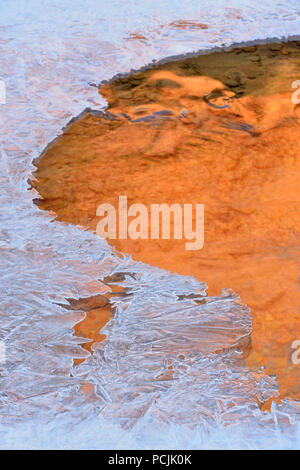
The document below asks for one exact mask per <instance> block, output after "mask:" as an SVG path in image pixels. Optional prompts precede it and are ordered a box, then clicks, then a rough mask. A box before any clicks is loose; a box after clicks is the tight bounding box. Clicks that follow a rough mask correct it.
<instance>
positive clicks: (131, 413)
mask: <svg viewBox="0 0 300 470" xmlns="http://www.w3.org/2000/svg"><path fill="white" fill-rule="evenodd" d="M1 4H2V16H1V19H0V30H1V36H0V38H1V39H0V60H1V62H0V63H1V76H0V78H1V79H2V80H4V81H5V84H6V89H7V102H6V104H2V105H0V119H1V160H0V180H1V185H0V200H1V213H0V224H1V225H0V259H1V263H0V275H1V286H0V289H1V317H2V321H1V328H0V340H1V341H4V342H5V344H6V352H7V360H6V363H5V364H1V369H0V373H1V392H0V406H1V413H0V416H1V423H2V424H1V430H0V432H1V447H10V448H13V447H22V446H23V447H32V446H36V447H53V446H55V447H63V446H68V447H85V448H86V447H91V448H94V447H96V448H97V447H98V448H101V447H104V448H113V447H151V446H155V447H162V448H166V447H167V448H176V447H177V448H179V447H188V448H199V447H277V448H278V447H285V448H286V447H299V442H300V441H299V437H297V427H296V424H297V418H298V419H299V415H300V404H299V402H296V401H289V400H285V402H284V403H282V404H281V405H277V406H276V405H273V408H272V411H271V413H263V412H262V411H261V410H260V409H259V408H258V406H257V399H259V401H265V400H267V399H268V398H269V397H272V396H276V393H277V391H276V390H277V385H276V380H275V379H274V378H270V377H267V376H265V375H264V373H263V371H249V370H248V369H247V367H246V364H245V363H244V361H243V359H242V358H241V352H240V350H239V348H238V346H239V345H240V343H241V342H243V339H244V338H245V337H247V336H248V335H249V334H250V331H251V314H250V312H249V310H248V309H247V308H246V307H245V306H243V304H242V302H240V301H238V300H237V299H236V296H235V295H234V294H233V293H232V292H224V293H223V295H222V296H219V297H216V298H208V299H207V302H206V303H205V304H204V303H201V301H200V303H195V301H193V300H192V299H191V298H188V296H189V294H194V295H196V296H197V298H198V299H200V300H201V299H202V298H203V296H204V295H205V285H204V284H201V283H198V282H197V281H196V280H195V279H193V278H187V277H182V276H179V275H171V274H169V273H168V272H166V271H162V270H158V269H155V268H151V267H148V266H145V265H143V264H141V263H136V262H133V261H132V260H131V259H130V257H128V256H124V257H120V256H118V255H117V254H116V253H114V252H113V251H112V249H111V248H110V247H109V246H108V244H107V243H106V242H104V241H101V240H100V239H98V238H97V237H96V236H94V235H93V234H91V233H89V232H86V231H83V230H80V229H79V228H76V227H73V226H71V225H67V224H63V223H59V222H54V223H52V222H51V220H52V218H53V217H52V216H51V214H47V213H45V212H41V211H39V210H38V209H37V207H36V206H35V205H34V204H33V202H32V200H33V199H34V198H35V197H36V194H35V193H34V191H28V178H29V177H30V175H31V172H32V171H33V166H32V161H33V159H34V158H36V157H38V156H39V154H40V153H41V151H42V150H43V148H44V147H45V146H46V145H47V143H48V142H49V141H50V140H51V139H53V138H54V137H55V136H56V135H57V134H58V133H60V132H61V129H62V127H63V126H64V125H65V124H66V123H67V122H68V121H69V119H70V118H71V117H73V116H74V115H76V114H78V113H80V112H81V111H82V110H83V109H84V108H85V107H87V106H89V107H93V108H98V109H99V108H101V107H103V106H104V105H105V103H104V102H103V101H102V100H101V98H100V97H99V96H98V95H97V93H96V92H97V90H96V88H94V87H92V86H90V85H89V83H98V82H99V81H101V80H103V79H109V78H110V77H112V76H113V75H115V74H116V73H118V72H126V71H128V70H130V69H131V68H139V67H141V66H143V65H145V64H147V63H150V62H151V61H152V60H157V59H162V58H164V57H168V56H174V55H178V54H183V53H186V52H193V51H197V50H206V49H210V48H212V47H215V46H224V45H225V46H226V45H230V44H232V43H234V42H241V41H251V40H255V39H267V38H274V37H277V38H278V37H279V38H285V37H287V36H292V35H297V33H298V31H299V26H300V7H299V4H298V1H293V0H290V1H288V2H284V3H283V2H278V1H265V2H257V1H253V0H252V1H205V2H201V4H200V3H199V1H196V0H195V1H186V2H179V1H175V2H172V3H171V2H169V1H162V0H160V1H156V0H151V1H144V2H138V1H128V2H121V1H120V0H118V1H114V2H111V3H110V4H109V6H108V3H107V2H104V1H100V2H96V1H95V0H94V1H91V0H90V1H86V2H79V1H74V0H73V1H72V2H71V1H69V0H64V1H63V2H53V1H51V2H50V1H49V0H47V1H34V0H30V1H26V2H25V1H18V2H10V4H9V5H7V4H6V3H5V2H4V1H2V2H1ZM179 20H189V21H195V22H196V23H201V24H202V25H206V26H207V27H205V28H204V27H203V28H202V27H195V26H193V25H192V24H191V23H188V22H186V23H182V22H181V23H178V21H179ZM178 24H179V25H180V27H178ZM115 272H122V273H127V275H123V276H122V279H123V280H122V281H120V282H119V284H122V285H123V286H124V288H125V293H124V294H123V295H121V294H120V295H119V296H116V297H115V299H114V304H115V314H114V317H113V318H112V320H111V321H110V322H109V324H108V325H107V326H106V328H105V333H106V335H107V338H106V340H105V341H104V342H102V343H99V344H97V345H95V346H94V354H93V355H89V354H88V353H87V352H86V351H84V350H83V349H82V348H81V347H80V344H81V343H83V342H84V339H80V338H78V337H76V336H74V335H73V331H72V327H73V326H74V324H75V323H76V322H78V321H79V319H80V318H82V317H83V316H84V313H83V312H74V311H71V312H70V311H66V310H65V309H64V308H63V307H62V306H61V305H58V304H67V301H66V298H80V297H87V296H90V295H95V294H97V293H103V292H105V291H106V290H108V289H109V287H108V286H107V285H105V283H104V282H101V281H99V279H100V280H102V281H103V279H104V278H105V277H106V276H111V275H112V274H113V273H115ZM203 281H205V279H204V280H203ZM221 287H222V286H220V288H221ZM224 332H226V335H225V334H224ZM219 348H221V349H223V352H222V354H219V355H215V354H214V351H215V350H216V349H219ZM183 355H184V360H183V359H182V358H181V356H183ZM74 358H86V360H85V361H84V362H83V363H81V364H80V365H79V366H78V367H76V368H74V367H73V359H74ZM170 366H172V370H173V372H172V374H170V372H168V371H169V370H171V369H169V367H170ZM159 378H164V379H165V380H159ZM167 379H169V380H167ZM224 426H230V432H229V431H228V428H227V430H226V431H225V430H224ZM298 436H299V435H298Z"/></svg>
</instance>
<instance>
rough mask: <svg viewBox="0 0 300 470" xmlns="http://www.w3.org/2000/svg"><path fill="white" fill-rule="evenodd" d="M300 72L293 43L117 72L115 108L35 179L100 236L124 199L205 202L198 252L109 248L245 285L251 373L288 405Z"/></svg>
mask: <svg viewBox="0 0 300 470" xmlns="http://www.w3.org/2000/svg"><path fill="white" fill-rule="evenodd" d="M299 65H300V47H299V43H297V42H291V43H288V44H286V45H278V44H277V45H270V44H269V45H260V46H251V47H247V48H244V49H234V50H232V51H228V52H222V53H212V54H209V55H202V56H199V57H194V58H190V59H185V60H178V61H174V62H170V63H166V64H163V65H157V66H154V67H153V68H151V69H149V70H146V71H145V72H139V73H136V74H134V75H131V76H123V77H118V78H116V79H115V80H114V81H113V82H112V83H110V84H105V85H103V86H102V87H101V88H100V92H101V93H102V95H103V96H104V97H105V98H106V99H107V101H108V109H107V111H106V112H95V111H91V110H90V111H86V112H85V113H83V114H82V116H80V117H79V119H76V120H74V121H73V122H71V123H70V125H69V126H68V127H67V128H66V129H65V131H64V134H63V136H62V137H61V138H59V139H57V140H56V141H55V142H54V143H53V145H51V146H49V148H47V149H46V151H45V152H44V155H43V157H42V158H41V159H40V160H39V161H38V162H37V171H36V175H35V176H36V178H37V179H36V181H34V182H33V185H34V187H35V188H36V189H37V190H38V192H39V194H40V195H41V199H40V200H39V202H38V203H39V206H40V208H42V209H45V210H51V211H54V212H55V213H56V215H57V218H58V219H59V220H63V221H67V222H71V223H73V224H77V225H81V226H86V227H88V228H89V229H91V230H93V231H95V230H96V226H97V223H98V221H99V217H97V216H96V209H97V206H98V205H99V204H102V203H110V204H113V205H114V206H115V207H116V208H117V207H118V199H119V196H120V195H127V198H128V204H133V203H140V204H144V205H145V206H147V207H149V208H150V205H151V204H162V203H167V204H174V203H179V204H182V205H183V204H187V203H189V204H195V203H199V204H204V205H205V241H204V247H203V249H201V250H199V251H187V250H186V249H185V242H186V241H185V240H172V239H171V240H151V239H148V240H142V239H138V240H131V239H125V240H118V239H117V240H115V239H113V240H110V243H111V244H112V245H113V246H114V247H115V248H116V249H117V250H119V251H121V252H124V253H129V254H131V255H132V257H133V258H134V259H136V260H138V261H143V262H144V263H148V264H151V265H154V266H157V267H159V268H164V269H167V270H170V271H174V272H177V273H179V274H183V275H193V276H195V277H196V278H197V279H198V280H200V281H204V282H206V284H207V285H208V293H209V294H210V295H212V296H215V295H217V294H218V293H219V292H220V291H221V289H222V288H231V289H233V290H234V291H235V292H236V293H237V294H238V295H239V296H240V297H241V299H242V301H243V302H245V303H246V304H247V305H248V307H249V308H250V309H251V313H252V318H253V333H252V348H251V351H250V354H249V356H248V358H247V361H248V365H250V366H251V367H255V368H256V367H258V366H266V372H267V373H268V374H276V375H277V379H278V382H279V387H280V394H281V397H285V396H288V397H293V398H298V399H299V398H300V390H299V379H300V367H299V365H296V364H293V362H292V360H291V355H292V352H293V351H292V349H291V345H292V343H293V341H295V340H297V339H300V327H299V317H300V312H299V305H300V302H299V300H300V296H299V283H298V280H299V227H300V215H299V203H300V195H299V184H300V178H299V174H300V140H299V130H300V127H299V123H300V121H299V119H300V106H299V105H298V104H297V103H295V101H294V100H292V95H293V92H294V91H295V90H294V89H293V88H292V83H293V82H295V81H296V80H297V79H299V78H300V77H299V72H298V71H299ZM92 330H93V328H92V327H91V326H89V331H92ZM83 334H84V331H82V330H80V335H83ZM97 334H98V332H97V333H95V335H97ZM189 335H191V336H190V337H191V338H192V331H190V332H189ZM95 339H96V340H97V339H98V340H99V337H95ZM100 339H101V338H100ZM191 341H192V339H191ZM128 347H129V344H128ZM178 354H179V351H178ZM151 361H152V359H151ZM168 373H169V374H170V372H168Z"/></svg>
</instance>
